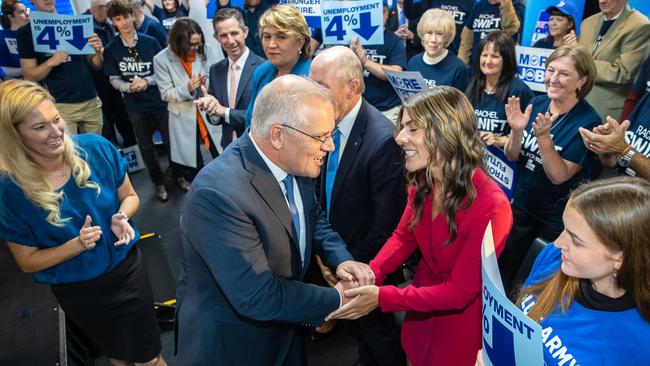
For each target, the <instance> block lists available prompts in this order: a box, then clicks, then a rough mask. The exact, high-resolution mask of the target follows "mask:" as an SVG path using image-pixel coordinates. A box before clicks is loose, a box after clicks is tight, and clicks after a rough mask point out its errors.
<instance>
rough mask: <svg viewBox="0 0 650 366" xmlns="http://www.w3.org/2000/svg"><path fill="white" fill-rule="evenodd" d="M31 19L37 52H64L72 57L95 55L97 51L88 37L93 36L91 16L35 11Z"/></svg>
mask: <svg viewBox="0 0 650 366" xmlns="http://www.w3.org/2000/svg"><path fill="white" fill-rule="evenodd" d="M30 18H31V20H30V22H29V24H30V26H31V27H32V42H34V50H35V51H36V52H43V53H54V52H56V51H64V52H67V53H68V54H70V55H90V54H94V53H95V49H94V48H93V47H92V46H90V44H88V37H90V36H91V35H92V34H93V18H92V16H91V15H76V16H71V15H61V14H51V13H43V12H39V11H35V12H32V13H31V14H30Z"/></svg>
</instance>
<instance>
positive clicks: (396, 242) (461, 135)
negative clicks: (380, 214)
mask: <svg viewBox="0 0 650 366" xmlns="http://www.w3.org/2000/svg"><path fill="white" fill-rule="evenodd" d="M398 128H399V132H398V133H397V136H396V138H395V139H396V141H397V143H398V144H399V145H400V146H401V147H402V149H403V150H404V153H405V156H406V163H405V167H406V171H407V172H408V173H407V177H408V182H409V185H408V201H407V205H406V209H405V210H404V213H403V214H402V219H401V220H400V223H399V224H398V226H397V228H396V229H395V231H394V232H393V235H392V236H391V237H390V238H389V239H388V241H387V242H386V244H384V246H383V248H382V249H381V250H380V251H379V253H378V254H377V256H376V257H375V259H373V260H372V261H371V262H370V267H371V268H372V270H373V272H374V273H375V277H376V279H377V280H376V285H370V286H363V287H359V288H357V289H353V290H348V291H346V292H345V296H347V297H354V296H357V295H358V297H357V298H356V299H353V300H352V301H351V302H349V303H348V304H347V305H345V306H344V307H342V308H341V309H339V310H337V311H335V312H334V313H332V314H330V316H329V317H332V318H343V319H355V318H358V317H361V316H363V315H365V314H367V313H368V312H370V311H372V310H373V309H375V308H376V307H377V306H379V307H380V308H381V310H382V311H384V312H394V311H406V318H405V319H404V324H403V326H402V346H403V347H404V350H405V352H406V356H407V357H408V359H409V361H410V362H411V363H412V364H413V365H414V366H425V365H426V366H431V365H458V366H471V365H473V364H474V361H475V359H476V357H475V355H476V352H477V351H478V350H479V348H481V297H480V292H481V243H482V239H483V234H484V232H485V228H486V226H487V224H488V222H490V221H491V222H492V230H493V234H494V242H495V245H496V250H497V253H500V252H501V250H502V249H503V245H504V243H505V240H506V236H507V235H508V232H509V231H510V227H511V226H512V213H511V211H510V205H509V203H508V199H507V198H506V196H505V194H504V193H503V191H502V190H501V189H500V188H499V186H497V184H496V183H495V182H494V181H493V180H492V179H491V178H490V177H489V176H488V175H487V173H486V172H485V170H484V169H483V144H482V143H481V141H480V140H479V138H478V136H477V135H476V116H475V115H474V110H473V109H472V106H471V105H470V104H469V101H468V100H467V98H466V97H465V95H463V93H462V92H460V91H459V90H458V89H456V88H453V87H449V86H440V87H436V88H432V89H428V90H425V91H422V92H420V93H418V94H416V95H414V96H413V97H411V98H410V99H408V100H407V101H406V102H405V103H404V106H403V107H402V110H401V111H400V124H399V127H398ZM418 249H419V250H420V252H421V253H422V259H421V260H420V263H419V264H418V267H417V269H416V271H415V277H414V279H413V283H412V284H411V285H409V286H407V287H405V288H398V287H396V286H388V285H384V286H382V282H383V281H384V280H385V279H386V276H387V275H388V274H390V273H392V272H393V271H395V270H396V269H397V268H398V267H399V266H400V265H401V264H402V263H404V261H406V259H408V258H409V257H410V256H411V255H412V254H413V253H414V252H415V251H416V250H418Z"/></svg>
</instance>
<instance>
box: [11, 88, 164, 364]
mask: <svg viewBox="0 0 650 366" xmlns="http://www.w3.org/2000/svg"><path fill="white" fill-rule="evenodd" d="M64 130H65V122H64V121H63V119H62V118H61V117H60V116H59V112H58V110H57V108H56V107H55V105H54V104H53V98H52V96H51V95H50V94H49V93H48V92H47V91H46V90H45V89H43V88H42V87H40V86H39V85H37V84H35V83H33V82H29V81H22V80H11V81H7V82H4V83H2V84H0V156H2V157H3V158H4V161H3V170H2V171H0V239H2V240H4V241H6V242H7V244H8V246H9V249H10V250H11V253H12V254H13V256H14V258H15V259H16V263H18V265H19V266H20V268H21V269H22V270H23V271H25V272H28V273H33V274H34V280H35V281H36V282H40V283H46V284H49V285H50V288H51V290H52V292H53V293H54V296H55V297H56V299H57V301H58V302H59V304H60V305H61V308H62V309H63V310H64V311H65V313H66V317H67V319H69V321H71V322H72V323H73V324H74V325H75V326H77V327H78V328H79V329H80V330H81V331H82V333H83V334H84V335H85V336H87V337H88V338H89V339H90V340H91V341H92V342H93V343H94V344H95V345H97V346H98V347H99V348H100V350H101V351H102V352H103V353H104V354H106V356H108V357H109V358H111V359H113V360H114V361H115V362H122V361H128V362H141V363H144V364H146V365H152V366H153V365H164V364H165V362H164V360H162V358H161V357H160V348H161V344H160V330H159V329H158V326H157V324H156V321H155V315H154V311H153V306H152V305H153V299H152V294H151V286H150V284H149V279H148V278H147V274H146V271H145V270H144V267H143V264H142V260H141V258H140V254H139V251H138V250H137V248H135V247H134V244H135V243H136V242H137V241H138V239H139V236H140V235H139V233H138V232H137V230H135V229H134V227H133V226H132V225H131V223H130V221H129V217H131V216H133V215H135V213H136V212H137V209H138V206H139V203H140V201H139V199H138V196H137V194H136V193H135V191H134V189H133V186H132V185H131V182H130V180H129V177H128V175H127V173H126V161H125V160H124V158H122V157H121V156H120V154H119V152H118V151H117V150H116V149H115V148H114V147H113V145H112V144H111V143H110V142H108V141H107V140H106V139H104V138H102V137H100V136H97V135H94V134H82V135H75V136H67V135H66V134H65V133H64Z"/></svg>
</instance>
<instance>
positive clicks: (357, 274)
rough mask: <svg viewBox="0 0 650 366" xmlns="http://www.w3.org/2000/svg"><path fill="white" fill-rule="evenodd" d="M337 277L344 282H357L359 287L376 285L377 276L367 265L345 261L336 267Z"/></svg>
mask: <svg viewBox="0 0 650 366" xmlns="http://www.w3.org/2000/svg"><path fill="white" fill-rule="evenodd" d="M336 277H338V278H339V279H340V280H342V281H349V282H351V281H356V282H357V283H358V284H359V286H365V285H372V284H374V283H375V274H374V273H373V272H372V269H370V266H368V265H367V264H365V263H361V262H355V261H345V262H343V263H341V264H339V266H338V267H336Z"/></svg>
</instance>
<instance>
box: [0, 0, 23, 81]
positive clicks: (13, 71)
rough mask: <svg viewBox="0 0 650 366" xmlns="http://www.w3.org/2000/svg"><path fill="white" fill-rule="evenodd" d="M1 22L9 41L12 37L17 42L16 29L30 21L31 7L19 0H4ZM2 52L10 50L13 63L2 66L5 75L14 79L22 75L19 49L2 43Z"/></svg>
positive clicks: (0, 48)
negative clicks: (11, 48)
mask: <svg viewBox="0 0 650 366" xmlns="http://www.w3.org/2000/svg"><path fill="white" fill-rule="evenodd" d="M0 22H1V23H2V28H4V30H5V39H6V40H7V42H9V41H10V40H11V39H13V40H14V42H15V41H16V31H17V30H18V28H20V27H22V26H23V25H25V24H27V23H29V8H28V7H26V6H25V4H23V3H21V2H20V1H19V0H6V1H3V2H2V16H1V17H0ZM3 43H4V42H3ZM7 44H8V43H7ZM0 52H8V53H9V59H10V60H11V65H5V66H2V70H3V71H4V73H5V77H7V78H14V79H15V78H20V77H22V76H23V72H22V70H21V69H20V59H19V58H18V50H14V51H12V50H10V49H8V48H7V46H6V45H5V44H0ZM14 52H15V53H14Z"/></svg>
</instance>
